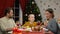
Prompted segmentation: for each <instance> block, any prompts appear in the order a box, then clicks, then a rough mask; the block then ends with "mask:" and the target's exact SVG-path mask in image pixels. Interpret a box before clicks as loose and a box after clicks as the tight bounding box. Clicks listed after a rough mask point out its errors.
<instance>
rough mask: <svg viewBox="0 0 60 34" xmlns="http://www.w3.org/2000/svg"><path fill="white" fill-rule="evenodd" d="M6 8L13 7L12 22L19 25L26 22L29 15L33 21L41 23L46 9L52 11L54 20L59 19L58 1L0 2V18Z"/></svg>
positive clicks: (59, 6)
mask: <svg viewBox="0 0 60 34" xmlns="http://www.w3.org/2000/svg"><path fill="white" fill-rule="evenodd" d="M7 7H13V9H14V20H15V21H20V23H21V24H24V22H26V21H28V15H29V14H34V15H35V19H36V20H35V21H43V20H44V19H45V16H44V11H45V10H46V9H47V8H52V9H53V10H54V14H55V18H59V17H60V14H59V13H60V0H0V18H1V17H3V16H4V10H5V9H6V8H7Z"/></svg>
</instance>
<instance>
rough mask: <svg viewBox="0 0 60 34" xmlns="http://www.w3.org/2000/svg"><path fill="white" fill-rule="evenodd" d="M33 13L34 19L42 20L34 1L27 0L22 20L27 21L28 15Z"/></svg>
mask: <svg viewBox="0 0 60 34" xmlns="http://www.w3.org/2000/svg"><path fill="white" fill-rule="evenodd" d="M29 14H34V15H35V21H42V17H41V13H40V10H39V8H38V6H37V4H36V3H35V0H29V1H28V3H27V4H26V7H25V12H24V13H23V21H24V22H26V21H28V15H29Z"/></svg>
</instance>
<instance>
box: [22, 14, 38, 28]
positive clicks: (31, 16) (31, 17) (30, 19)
mask: <svg viewBox="0 0 60 34" xmlns="http://www.w3.org/2000/svg"><path fill="white" fill-rule="evenodd" d="M34 21H35V16H34V14H29V16H28V22H26V23H25V24H24V25H23V26H24V27H27V26H28V27H35V26H37V23H36V22H34Z"/></svg>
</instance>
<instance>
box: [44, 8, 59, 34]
mask: <svg viewBox="0 0 60 34" xmlns="http://www.w3.org/2000/svg"><path fill="white" fill-rule="evenodd" d="M45 16H46V18H47V20H48V24H47V26H46V28H47V29H48V30H49V31H51V32H53V33H54V34H58V33H57V32H58V25H57V22H56V20H55V19H54V11H53V9H51V8H48V9H47V10H45Z"/></svg>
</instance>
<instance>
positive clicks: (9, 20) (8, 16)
mask: <svg viewBox="0 0 60 34" xmlns="http://www.w3.org/2000/svg"><path fill="white" fill-rule="evenodd" d="M14 27H16V24H15V22H14V20H13V9H12V8H7V9H6V10H5V16H4V17H2V18H0V30H1V32H2V34H10V33H8V32H10V31H12V30H13V28H14Z"/></svg>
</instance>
